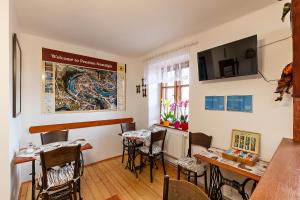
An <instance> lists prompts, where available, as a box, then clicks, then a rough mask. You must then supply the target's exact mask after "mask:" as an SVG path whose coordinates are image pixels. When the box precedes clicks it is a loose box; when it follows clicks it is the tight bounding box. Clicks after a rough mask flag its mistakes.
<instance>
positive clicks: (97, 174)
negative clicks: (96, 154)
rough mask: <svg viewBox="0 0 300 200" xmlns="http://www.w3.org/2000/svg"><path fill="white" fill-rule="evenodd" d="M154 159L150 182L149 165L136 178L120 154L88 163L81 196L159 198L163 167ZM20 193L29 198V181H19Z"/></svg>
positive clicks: (92, 199)
mask: <svg viewBox="0 0 300 200" xmlns="http://www.w3.org/2000/svg"><path fill="white" fill-rule="evenodd" d="M137 161H139V158H138V159H137ZM157 163H158V169H155V168H154V169H153V172H154V173H153V174H154V179H153V183H150V177H149V175H150V172H149V166H147V167H146V168H144V170H143V171H142V173H141V174H139V177H138V178H136V177H135V175H134V174H133V173H131V172H130V171H129V170H127V169H125V163H124V164H122V163H121V157H118V158H113V159H110V160H106V161H103V162H98V163H96V164H92V165H89V166H87V167H85V171H84V175H83V177H82V178H81V187H82V196H83V199H84V200H102V199H103V200H105V199H109V198H111V197H113V196H118V197H119V199H121V200H156V199H157V200H158V199H162V191H163V169H162V166H161V164H160V162H157ZM166 169H167V174H168V175H169V176H170V177H171V178H174V179H175V178H176V176H177V172H176V168H175V167H174V166H172V165H169V164H167V166H166ZM182 177H183V176H182ZM19 197H20V200H30V199H31V183H28V182H27V183H24V184H22V186H21V189H20V195H19Z"/></svg>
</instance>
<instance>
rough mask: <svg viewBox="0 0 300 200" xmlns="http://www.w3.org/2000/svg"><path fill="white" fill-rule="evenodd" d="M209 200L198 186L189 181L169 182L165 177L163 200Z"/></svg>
mask: <svg viewBox="0 0 300 200" xmlns="http://www.w3.org/2000/svg"><path fill="white" fill-rule="evenodd" d="M185 199H189V200H209V198H208V196H207V195H206V194H205V192H204V191H202V190H201V189H200V188H199V187H197V186H196V185H194V184H192V183H189V182H187V181H179V180H169V176H168V175H166V176H165V177H164V189H163V200H185Z"/></svg>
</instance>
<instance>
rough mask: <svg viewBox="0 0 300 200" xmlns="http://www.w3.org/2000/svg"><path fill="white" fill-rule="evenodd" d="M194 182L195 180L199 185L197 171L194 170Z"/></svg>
mask: <svg viewBox="0 0 300 200" xmlns="http://www.w3.org/2000/svg"><path fill="white" fill-rule="evenodd" d="M194 176H195V177H194V182H195V185H197V172H194Z"/></svg>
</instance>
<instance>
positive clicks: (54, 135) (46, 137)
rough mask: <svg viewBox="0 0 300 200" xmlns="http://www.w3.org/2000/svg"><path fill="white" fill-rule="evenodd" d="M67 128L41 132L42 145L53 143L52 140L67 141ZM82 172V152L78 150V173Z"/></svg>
mask: <svg viewBox="0 0 300 200" xmlns="http://www.w3.org/2000/svg"><path fill="white" fill-rule="evenodd" d="M68 138H69V130H57V131H49V132H46V133H41V142H42V145H46V144H50V143H54V142H65V141H68ZM83 173H84V159H83V154H82V152H80V175H81V176H82V175H83ZM78 190H79V191H80V181H78Z"/></svg>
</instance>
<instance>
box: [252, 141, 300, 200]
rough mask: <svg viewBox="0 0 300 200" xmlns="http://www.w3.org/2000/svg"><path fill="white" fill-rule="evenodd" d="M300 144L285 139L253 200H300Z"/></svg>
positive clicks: (257, 188) (258, 186)
mask: <svg viewBox="0 0 300 200" xmlns="http://www.w3.org/2000/svg"><path fill="white" fill-rule="evenodd" d="M299 172H300V142H294V141H293V140H292V139H288V138H283V139H282V141H281V143H280V145H279V146H278V148H277V150H276V152H275V154H274V156H273V158H272V160H271V163H270V165H269V167H268V169H267V171H266V173H265V174H264V176H263V177H262V179H261V181H260V182H259V184H258V185H257V187H256V189H255V191H254V193H253V195H252V196H251V200H269V199H274V200H275V199H277V200H279V199H284V200H299V199H300V181H299V180H300V173H299Z"/></svg>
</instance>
